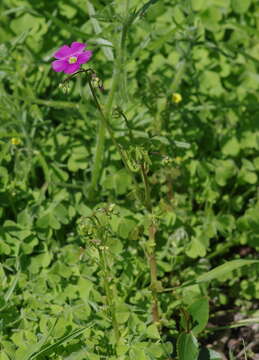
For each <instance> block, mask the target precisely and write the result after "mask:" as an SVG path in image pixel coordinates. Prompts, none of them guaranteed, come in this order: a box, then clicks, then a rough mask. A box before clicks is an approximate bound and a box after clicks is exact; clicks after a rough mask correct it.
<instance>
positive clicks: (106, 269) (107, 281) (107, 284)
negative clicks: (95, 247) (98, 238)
mask: <svg viewBox="0 0 259 360" xmlns="http://www.w3.org/2000/svg"><path fill="white" fill-rule="evenodd" d="M105 251H106V250H100V251H99V254H100V260H101V266H102V269H103V275H104V276H103V282H104V289H105V294H106V300H107V307H108V311H109V315H110V316H111V320H112V327H113V330H114V333H115V339H116V343H118V342H119V340H120V336H121V335H120V330H119V325H118V322H117V319H116V314H115V304H114V294H113V291H112V289H111V285H110V279H109V277H110V276H109V272H110V271H109V265H108V262H107V258H106V253H105Z"/></svg>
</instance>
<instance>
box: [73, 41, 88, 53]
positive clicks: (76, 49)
mask: <svg viewBox="0 0 259 360" xmlns="http://www.w3.org/2000/svg"><path fill="white" fill-rule="evenodd" d="M86 46H87V45H86V44H83V43H80V42H77V41H75V42H72V44H71V45H70V47H71V50H72V52H73V54H75V53H81V52H83V51H84V48H85V47H86Z"/></svg>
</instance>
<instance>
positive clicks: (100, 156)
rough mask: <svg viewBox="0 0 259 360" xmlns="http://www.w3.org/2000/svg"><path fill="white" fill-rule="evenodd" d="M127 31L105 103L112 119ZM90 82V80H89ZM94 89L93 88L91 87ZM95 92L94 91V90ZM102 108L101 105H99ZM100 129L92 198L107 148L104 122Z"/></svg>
mask: <svg viewBox="0 0 259 360" xmlns="http://www.w3.org/2000/svg"><path fill="white" fill-rule="evenodd" d="M126 32H127V29H126V27H125V25H124V27H123V30H122V33H121V39H120V45H119V48H118V56H117V61H116V62H114V68H113V78H112V86H111V89H110V92H109V95H108V100H107V103H106V105H105V109H104V116H105V118H106V119H108V121H109V119H110V116H111V112H112V106H113V102H114V98H115V93H116V91H117V88H118V84H119V80H120V73H121V69H122V65H123V63H124V48H125V41H126ZM89 83H90V81H89ZM91 90H92V89H91ZM92 93H93V91H92ZM99 110H100V106H99ZM98 126H99V130H98V135H97V143H96V152H95V157H94V163H93V168H92V179H91V184H90V190H89V194H90V198H91V197H93V195H94V193H95V191H96V188H97V183H98V181H99V179H100V175H101V170H102V167H103V158H104V150H105V127H104V126H103V123H102V122H100V123H99V125H98Z"/></svg>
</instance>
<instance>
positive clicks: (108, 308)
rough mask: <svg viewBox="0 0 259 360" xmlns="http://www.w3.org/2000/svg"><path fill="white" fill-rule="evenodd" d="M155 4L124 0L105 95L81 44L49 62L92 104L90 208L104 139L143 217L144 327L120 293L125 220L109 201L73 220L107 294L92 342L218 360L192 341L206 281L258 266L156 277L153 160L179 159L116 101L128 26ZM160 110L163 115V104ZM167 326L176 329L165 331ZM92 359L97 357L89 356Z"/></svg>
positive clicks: (124, 352)
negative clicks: (197, 294) (169, 283)
mask: <svg viewBox="0 0 259 360" xmlns="http://www.w3.org/2000/svg"><path fill="white" fill-rule="evenodd" d="M156 2H157V1H156V0H153V1H152V0H151V1H148V2H147V3H146V4H145V5H144V6H142V7H140V9H137V10H131V9H130V5H129V1H126V3H125V13H124V14H120V15H119V17H120V19H121V26H120V27H119V28H118V38H119V40H118V41H117V42H116V44H114V47H115V50H116V55H115V59H114V62H113V74H112V82H111V86H110V88H109V89H108V90H107V89H105V88H104V85H103V81H102V79H101V77H100V75H99V74H97V73H96V72H95V70H94V69H93V68H91V67H87V68H84V67H82V65H83V64H85V63H88V61H89V60H90V59H91V57H92V51H90V50H85V48H86V44H85V43H81V42H73V43H72V44H71V45H70V46H67V45H64V46H62V47H61V48H60V49H59V50H58V51H56V52H55V54H54V57H55V58H56V60H55V61H54V62H53V63H52V68H53V70H54V71H56V72H64V73H65V74H68V77H66V78H65V79H64V80H63V81H62V82H61V84H60V86H61V87H63V88H64V89H65V91H66V89H67V88H68V85H69V82H70V81H73V79H74V78H77V77H82V80H83V81H85V82H86V83H87V84H88V86H89V90H90V93H91V98H92V101H93V103H94V105H95V107H96V110H97V111H98V129H97V137H96V149H95V154H94V158H93V164H92V171H91V181H90V184H89V185H88V184H86V188H85V193H86V197H87V199H88V201H89V203H94V200H95V199H96V197H98V188H99V182H100V178H101V174H102V170H103V167H104V152H105V150H106V145H105V139H106V138H107V137H109V138H110V139H111V141H112V143H113V146H114V147H115V149H116V151H117V154H118V155H119V157H120V160H121V163H122V165H123V166H124V168H125V171H126V172H127V173H128V175H129V176H130V177H131V181H132V184H133V185H134V191H133V194H131V195H132V196H131V201H132V202H133V203H134V205H133V206H135V207H136V208H137V209H138V212H141V214H142V217H141V220H140V224H139V226H137V227H136V229H135V230H136V231H135V240H136V241H137V242H138V244H139V251H140V252H142V253H143V254H145V258H146V261H147V265H148V268H149V276H148V278H147V284H146V285H147V287H146V289H148V290H147V292H148V295H147V297H146V298H147V299H149V301H150V304H149V312H148V313H145V314H140V317H141V318H142V319H145V320H144V323H145V325H142V323H141V322H140V321H139V320H137V318H136V316H135V315H134V314H135V313H138V309H137V306H136V305H133V304H130V303H129V302H128V301H127V296H124V297H123V296H121V295H120V291H121V284H120V276H122V275H121V274H122V273H123V271H125V269H124V268H123V260H122V259H120V257H119V256H118V255H117V254H116V246H117V245H116V243H117V242H118V241H119V235H118V233H117V228H116V226H115V224H116V222H117V220H118V218H120V217H121V216H123V215H121V213H120V206H119V205H118V204H111V203H104V204H103V206H100V205H98V207H93V209H92V213H91V214H90V215H89V216H87V217H83V218H81V219H80V220H79V221H78V232H79V234H80V236H81V239H82V241H83V244H84V247H83V253H84V254H86V255H84V256H85V258H86V266H87V263H88V264H94V265H93V266H96V269H97V274H98V278H99V285H98V286H101V288H102V290H101V291H102V293H103V295H104V298H103V299H99V301H100V303H102V304H103V306H100V308H99V309H96V310H97V320H96V323H95V325H93V326H100V327H103V328H104V329H105V331H104V332H100V338H99V340H96V344H95V353H96V354H97V356H98V357H97V358H98V359H99V358H101V359H108V358H109V359H121V360H123V359H125V360H126V359H136V360H142V359H175V358H178V359H179V360H195V359H198V358H199V359H211V360H217V359H221V358H222V357H221V355H220V354H219V353H217V352H215V351H213V350H211V349H200V347H199V344H198V341H197V335H198V334H199V333H200V332H201V331H202V330H204V329H205V327H206V324H207V321H208V293H207V290H206V286H205V283H208V282H210V281H211V280H213V279H216V278H219V277H220V276H222V275H225V274H226V273H228V272H230V271H233V270H235V269H237V268H239V267H241V266H244V265H248V264H251V263H253V262H255V261H253V260H233V261H230V262H226V263H224V264H223V265H220V266H218V267H216V268H214V269H212V270H210V271H209V272H206V273H203V274H201V275H199V276H197V277H196V279H192V280H190V281H189V282H185V283H183V284H177V285H176V286H175V287H173V288H172V287H166V286H164V284H163V283H162V282H161V281H160V280H159V279H158V268H157V244H156V241H157V237H158V236H159V231H160V226H161V223H162V222H163V216H164V214H165V212H166V201H165V200H164V199H160V203H159V204H157V203H156V200H155V198H153V197H152V193H151V179H152V170H151V169H152V164H153V162H154V161H156V162H159V163H160V166H161V168H165V167H166V166H168V165H170V164H171V163H172V162H174V161H176V159H174V158H172V157H169V156H168V155H167V153H166V150H165V149H166V147H164V148H163V146H162V147H161V146H160V147H159V150H157V149H156V143H155V141H153V140H154V139H153V138H152V136H151V137H150V138H149V139H145V140H143V141H141V142H140V141H139V139H137V138H136V137H135V131H134V128H133V127H132V125H131V121H130V120H129V119H128V117H127V114H126V113H125V112H124V111H123V108H122V106H121V104H120V106H119V104H118V103H117V99H118V96H117V94H118V93H119V92H120V89H121V81H122V79H123V77H122V74H123V73H124V66H125V61H126V46H127V35H128V33H129V31H130V28H131V26H135V22H137V20H138V19H139V18H140V17H142V16H143V15H144V13H145V12H146V11H147V10H148V9H149V7H150V6H151V5H154V4H155V3H156ZM180 65H181V66H179V68H178V70H177V72H176V74H175V79H174V86H173V89H174V90H175V91H176V90H177V86H178V84H179V82H180V78H181V77H182V76H183V73H184V67H185V62H184V61H183V62H182V63H181V64H180ZM181 100H182V98H181V95H180V94H178V93H176V92H174V93H173V94H172V101H173V102H174V103H175V104H177V103H178V102H180V101H181ZM164 110H165V111H166V110H167V104H165V109H164ZM114 116H116V117H120V118H121V119H122V121H123V122H124V133H125V136H124V141H121V139H120V138H118V136H117V135H116V131H115V129H114V127H113V123H112V119H113V117H114ZM154 137H155V136H154ZM161 204H163V205H164V207H163V206H161ZM168 206H169V205H168ZM143 239H144V240H143ZM131 260H132V261H134V259H130V260H129V261H128V262H127V266H130V265H129V264H130V261H131ZM119 261H120V262H121V263H122V266H121V270H120V273H119V272H118V271H116V269H115V268H116V266H115V264H116V263H117V262H119ZM125 266H126V264H125ZM171 271H172V272H173V271H174V269H173V268H172V269H171ZM143 276H144V275H143ZM191 286H200V288H201V289H202V293H203V296H202V297H201V298H200V299H198V300H196V301H195V302H193V304H192V305H191V306H189V307H186V306H184V305H183V303H182V300H181V292H182V291H183V290H185V291H188V287H191ZM170 296H171V297H170ZM166 297H167V298H169V299H170V298H172V299H173V301H174V306H173V307H174V308H175V309H177V312H178V315H177V316H176V318H175V319H173V322H172V319H171V318H170V313H168V312H166V311H165V310H164V307H165V306H167V305H168V300H167V299H166ZM129 314H130V315H129ZM165 314H166V315H167V316H168V318H166V317H165ZM172 328H173V329H174V330H170V329H172ZM175 339H177V340H176V341H175ZM89 359H95V357H94V355H93V354H92V355H91V356H89Z"/></svg>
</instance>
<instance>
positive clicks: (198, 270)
mask: <svg viewBox="0 0 259 360" xmlns="http://www.w3.org/2000/svg"><path fill="white" fill-rule="evenodd" d="M153 2H154V4H150V7H148V9H147V11H146V12H143V14H141V16H139V17H138V19H137V20H136V21H135V22H134V23H133V25H132V27H131V28H130V32H129V36H128V39H127V46H126V58H125V63H124V72H122V74H121V81H120V91H119V94H118V96H117V98H116V105H117V106H120V107H121V108H122V109H123V111H124V112H125V113H126V114H127V117H128V119H129V120H130V124H131V127H132V129H133V130H132V131H133V134H134V138H135V143H134V144H135V145H141V146H143V147H144V148H145V149H146V150H147V151H148V152H149V157H150V160H151V165H150V170H149V180H150V183H151V197H152V201H153V205H154V209H155V214H156V216H157V217H158V218H159V230H158V233H157V234H156V235H157V249H156V253H157V262H158V277H159V280H160V281H161V284H162V285H163V287H167V288H174V287H177V286H179V285H180V284H182V283H184V282H186V281H190V282H191V281H194V282H195V279H196V278H197V276H199V275H201V274H203V273H204V272H205V273H206V272H207V271H209V270H210V269H211V268H213V267H216V266H218V265H220V264H223V263H224V262H225V261H226V260H234V259H240V258H246V259H255V258H256V251H258V248H259V231H258V230H259V217H258V214H259V199H258V171H259V152H258V150H259V122H258V108H259V106H258V88H259V76H258V67H259V44H258V34H259V17H258V12H259V4H258V1H256V0H210V1H205V0H193V1H173V0H168V1H167V0H164V1H157V2H155V1H153ZM144 3H145V2H144V1H137V0H135V1H134V0H132V1H131V2H130V4H131V9H132V8H134V7H136V8H138V7H139V6H140V5H143V4H144ZM94 12H96V15H95V16H94ZM123 12H124V1H119V0H117V1H114V2H110V1H97V0H95V1H91V2H88V6H87V4H86V1H84V0H78V1H75V0H69V1H65V0H57V1H47V0H39V1H32V0H2V1H1V3H0V24H1V26H0V42H1V43H0V80H1V81H0V120H1V122H0V223H1V227H0V259H1V264H0V279H1V288H0V289H1V290H0V291H1V294H0V295H1V298H0V312H1V322H0V343H1V355H0V359H1V360H8V359H19V360H20V359H33V358H34V357H33V354H35V352H37V351H39V350H40V349H42V347H43V346H47V345H46V344H51V343H53V341H56V340H57V339H64V343H63V344H61V345H60V346H59V347H56V348H55V349H54V350H55V351H53V350H51V348H50V349H48V351H49V352H47V353H43V354H42V355H39V357H38V358H39V359H50V358H51V359H52V358H55V359H66V360H72V359H73V360H76V359H77V360H79V359H86V358H87V359H90V360H95V359H96V360H98V359H103V358H105V359H106V358H107V359H108V358H109V359H113V357H112V356H114V355H112V350H111V343H112V340H110V337H111V339H112V335H109V328H110V323H109V319H107V314H106V313H105V311H103V306H104V293H103V289H102V281H101V280H100V269H99V267H98V264H97V263H96V261H94V259H95V257H96V254H95V252H94V250H93V249H90V248H89V247H88V244H86V243H85V242H84V240H83V239H82V238H81V237H80V234H78V230H77V224H78V220H79V219H80V218H81V217H82V216H83V217H87V216H89V215H90V214H91V212H92V209H97V208H100V207H103V206H104V207H105V206H106V205H107V204H110V203H115V204H116V209H117V211H118V212H119V214H120V215H119V216H114V217H113V218H112V220H111V226H112V229H113V231H114V233H116V240H114V239H113V240H110V243H109V249H110V251H111V260H110V261H111V268H112V272H113V278H112V286H113V287H114V289H115V288H116V291H117V296H116V312H117V316H118V320H119V323H120V325H121V326H122V327H123V328H124V331H125V334H124V335H125V338H127V342H126V343H123V344H121V347H120V350H119V353H118V354H117V357H114V358H120V359H138V360H142V359H165V356H167V357H168V358H169V354H170V353H171V352H172V351H175V349H176V347H175V346H174V350H173V346H172V342H174V339H175V338H176V336H177V334H178V332H179V326H180V325H179V316H178V313H179V306H180V305H182V304H184V306H185V307H186V308H187V309H188V310H189V312H190V313H191V314H192V315H193V318H194V319H195V316H196V315H197V311H198V310H195V309H196V308H197V309H199V308H202V309H203V311H202V314H203V317H204V318H203V319H201V317H202V315H201V316H198V315H197V316H198V318H197V321H198V324H197V325H196V326H195V327H194V328H193V333H194V335H197V334H198V333H200V332H201V331H202V330H203V329H204V328H205V326H206V324H207V318H208V301H207V300H206V299H208V298H209V299H210V313H211V316H212V317H213V314H214V313H216V312H217V310H218V309H222V308H224V309H235V311H241V312H243V313H244V314H246V316H247V317H249V314H250V312H251V311H252V310H253V309H254V304H256V303H258V299H259V283H258V282H257V281H256V280H257V277H258V271H259V267H258V265H257V264H254V265H251V266H249V267H242V268H240V269H238V270H235V271H234V272H228V273H227V274H224V275H223V276H222V277H220V278H218V279H217V280H214V281H213V282H212V283H211V284H210V285H206V284H202V285H199V284H195V283H194V282H193V283H192V284H191V285H189V286H186V287H184V288H181V289H180V290H179V291H172V292H165V293H161V294H160V295H159V297H160V302H161V313H162V318H163V319H164V323H163V331H162V333H163V336H162V338H160V335H159V334H158V333H157V330H156V328H155V327H154V325H152V324H151V315H150V301H151V294H150V291H149V288H148V287H149V281H150V280H149V269H148V265H147V262H146V260H145V254H144V245H143V244H144V242H145V239H146V237H147V230H146V221H147V218H146V215H145V212H144V211H143V209H142V208H141V206H140V205H139V204H138V203H136V202H135V201H134V196H133V195H132V191H133V185H132V181H131V178H130V177H129V175H128V173H127V172H126V171H125V170H124V168H123V165H122V163H121V161H120V157H119V155H118V154H117V152H116V149H115V148H114V146H113V144H112V142H111V141H110V139H109V137H107V141H106V151H105V159H104V164H103V170H102V176H101V179H100V182H99V186H98V194H97V195H96V198H95V199H94V201H90V200H89V197H88V191H87V189H88V185H89V181H90V175H91V166H92V161H93V156H94V153H95V142H96V126H97V121H98V113H97V111H96V108H95V107H94V104H93V102H92V99H91V95H90V92H89V89H88V86H87V84H86V82H85V80H84V78H83V77H82V78H78V79H77V80H76V81H73V82H72V83H71V84H70V89H69V91H68V92H67V93H64V92H62V90H61V89H60V88H59V87H58V84H59V83H60V82H61V81H62V80H63V79H64V75H63V74H57V73H55V72H54V71H52V69H51V66H50V63H51V61H52V60H53V58H52V54H53V52H54V51H55V50H56V49H58V48H59V47H60V46H62V45H63V44H70V43H71V42H73V41H83V42H87V44H88V48H89V49H91V50H93V53H94V56H93V58H92V59H91V62H90V63H89V66H90V67H92V68H93V69H94V70H95V71H96V72H97V74H98V75H99V77H100V78H101V79H102V80H103V81H104V88H105V92H104V94H103V95H100V96H101V99H105V96H106V92H107V89H109V87H110V82H111V81H110V80H111V75H112V66H113V61H114V54H116V46H117V35H118V33H119V32H120V29H121V28H120V26H121V22H122V15H120V14H123ZM89 14H92V16H91V17H90V16H89ZM87 65H88V64H87ZM174 92H178V93H180V94H181V95H182V98H183V101H182V102H181V103H179V104H174V103H173V101H172V93H174ZM101 101H104V100H101ZM112 126H113V127H114V128H115V129H116V136H117V138H118V140H119V141H120V143H121V144H122V145H125V146H127V145H128V143H129V139H128V131H127V128H126V127H125V124H124V122H123V119H120V118H118V117H116V116H114V117H113V118H112ZM13 138H17V139H18V142H19V141H20V143H19V144H18V143H17V144H14V141H12V140H11V139H13ZM192 311H193V313H192ZM195 314H196V315H195ZM204 314H205V315H204ZM206 314H207V315H206ZM85 327H87V328H86V329H85V330H84V331H82V333H80V334H79V333H78V334H77V333H76V332H75V333H74V331H77V330H78V329H79V330H80V329H82V328H85ZM51 329H52V330H51ZM68 334H70V335H71V334H72V335H71V338H69V339H70V341H69V342H68V343H65V340H66V338H65V336H66V335H68ZM73 334H75V335H80V336H79V337H78V336H77V337H76V338H75V339H72V337H73ZM107 334H108V335H107ZM201 336H203V337H205V338H206V333H205V334H203V335H201ZM63 337H64V338H63ZM188 341H189V339H188ZM190 341H192V339H190ZM28 349H29V350H28ZM109 352H110V355H109ZM86 354H87V355H86ZM165 354H167V355H165ZM180 356H182V359H187V358H185V357H184V356H186V355H181V354H180ZM215 359H216V358H215Z"/></svg>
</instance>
